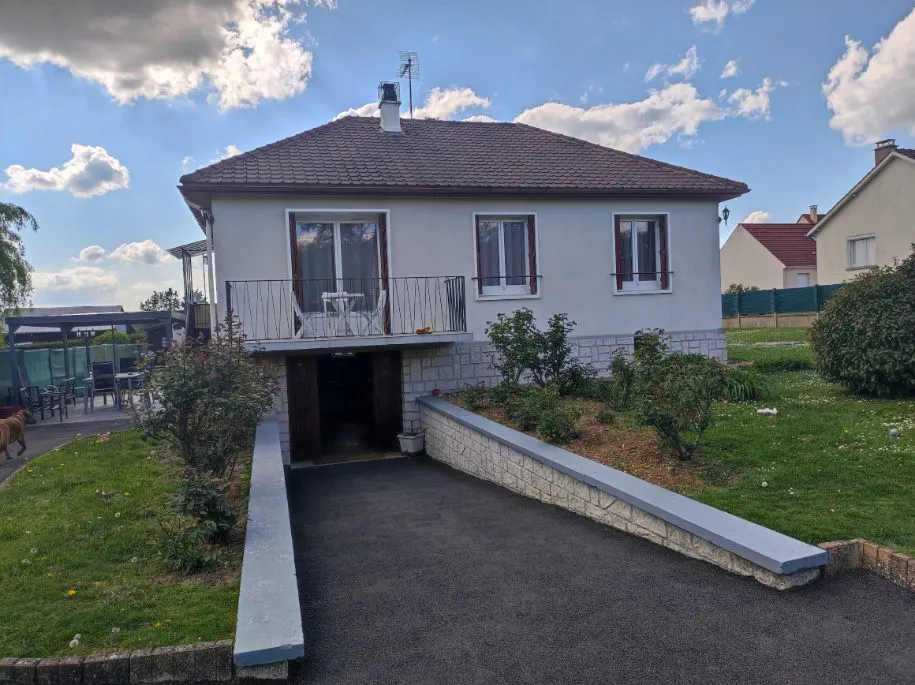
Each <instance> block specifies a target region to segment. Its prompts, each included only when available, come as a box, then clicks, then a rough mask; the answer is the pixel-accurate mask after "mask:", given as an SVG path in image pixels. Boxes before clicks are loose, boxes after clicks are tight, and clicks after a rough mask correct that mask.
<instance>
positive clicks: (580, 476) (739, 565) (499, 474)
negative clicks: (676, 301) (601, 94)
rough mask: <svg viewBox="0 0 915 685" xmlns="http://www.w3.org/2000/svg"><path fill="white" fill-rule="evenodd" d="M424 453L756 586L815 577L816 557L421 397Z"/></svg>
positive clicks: (823, 558) (813, 550) (810, 549)
mask: <svg viewBox="0 0 915 685" xmlns="http://www.w3.org/2000/svg"><path fill="white" fill-rule="evenodd" d="M418 403H419V405H420V408H421V413H422V421H423V426H424V427H425V429H426V452H427V454H428V455H429V456H430V457H432V458H433V459H437V460H439V461H442V462H445V463H447V464H449V465H450V466H452V467H454V468H456V469H459V470H461V471H465V472H467V473H470V474H472V475H474V476H477V477H478V478H482V479H485V480H489V481H491V482H493V483H497V484H499V485H501V486H502V487H505V488H508V489H509V490H512V491H514V492H517V493H520V494H523V495H526V496H528V497H532V498H534V499H539V500H541V501H543V502H546V503H549V504H554V505H556V506H560V507H562V508H564V509H569V510H571V511H574V512H576V513H578V514H581V515H583V516H587V517H588V518H591V519H594V520H596V521H599V522H600V523H604V524H607V525H610V526H613V527H614V528H619V529H621V530H624V531H626V532H628V533H632V534H633V535H638V536H639V537H643V538H646V539H648V540H651V541H652V542H655V543H657V544H660V545H664V546H665V547H668V548H670V549H673V550H676V551H678V552H680V553H682V554H685V555H687V556H690V557H694V558H698V559H702V560H704V561H708V562H710V563H712V564H715V565H716V566H720V567H721V568H724V569H726V570H728V571H731V572H733V573H736V574H739V575H743V576H752V577H753V578H755V579H756V580H758V581H759V582H760V583H763V584H764V585H769V586H771V587H775V588H778V589H787V588H790V587H794V586H797V585H802V584H804V583H807V582H809V581H811V580H813V579H814V578H816V577H818V576H819V575H820V569H821V567H823V566H825V565H826V562H827V554H826V552H825V551H823V550H821V549H819V548H817V547H814V546H812V545H808V544H806V543H803V542H801V541H799V540H795V539H793V538H790V537H788V536H786V535H782V534H781V533H778V532H776V531H773V530H769V529H768V528H764V527H762V526H759V525H757V524H755V523H751V522H750V521H746V520H744V519H741V518H739V517H737V516H733V515H732V514H728V513H726V512H723V511H720V510H718V509H715V508H713V507H710V506H708V505H706V504H702V503H701V502H697V501H695V500H692V499H690V498H688V497H684V496H682V495H679V494H677V493H675V492H672V491H670V490H666V489H664V488H661V487H659V486H657V485H654V484H652V483H648V482H646V481H643V480H641V479H639V478H636V477H634V476H631V475H629V474H627V473H623V472H622V471H617V470H616V469H612V468H610V467H608V466H604V465H603V464H599V463H597V462H595V461H593V460H591V459H587V458H585V457H582V456H579V455H577V454H573V453H571V452H569V451H567V450H564V449H561V448H559V447H556V446H554V445H548V444H547V443H544V442H541V441H540V440H537V439H536V438H534V437H531V436H529V435H526V434H525V433H520V432H518V431H516V430H513V429H511V428H508V427H506V426H503V425H501V424H498V423H496V422H494V421H490V420H489V419H486V418H483V417H481V416H478V415H477V414H473V413H472V412H469V411H467V410H465V409H461V408H459V407H456V406H455V405H453V404H451V403H450V402H448V401H446V400H443V399H439V398H434V397H421V398H419V400H418Z"/></svg>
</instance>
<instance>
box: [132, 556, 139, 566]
mask: <svg viewBox="0 0 915 685" xmlns="http://www.w3.org/2000/svg"><path fill="white" fill-rule="evenodd" d="M138 561H139V559H138V558H137V557H130V563H131V564H135V563H137V562H138Z"/></svg>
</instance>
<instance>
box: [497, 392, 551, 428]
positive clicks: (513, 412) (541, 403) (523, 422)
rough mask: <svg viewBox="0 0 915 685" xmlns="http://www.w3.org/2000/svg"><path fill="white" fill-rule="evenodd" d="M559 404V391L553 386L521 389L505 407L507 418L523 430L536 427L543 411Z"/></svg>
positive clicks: (547, 410)
mask: <svg viewBox="0 0 915 685" xmlns="http://www.w3.org/2000/svg"><path fill="white" fill-rule="evenodd" d="M558 406H559V392H558V391H557V390H555V389H554V388H547V389H544V390H535V389H533V388H529V389H521V391H520V392H519V393H518V394H517V395H516V396H515V399H514V401H513V402H511V403H510V404H509V405H508V406H507V407H506V410H505V412H506V414H507V415H508V418H510V419H511V420H512V421H514V422H515V423H516V424H518V427H519V428H520V429H521V430H524V431H532V430H534V429H535V428H537V426H538V424H539V423H540V419H541V417H542V416H543V414H544V413H546V412H549V411H552V410H553V409H555V408H556V407H558Z"/></svg>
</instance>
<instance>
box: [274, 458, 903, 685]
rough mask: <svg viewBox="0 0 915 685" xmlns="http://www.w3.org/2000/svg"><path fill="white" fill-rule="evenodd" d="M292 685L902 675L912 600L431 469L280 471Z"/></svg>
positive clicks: (858, 578)
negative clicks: (689, 543) (752, 571)
mask: <svg viewBox="0 0 915 685" xmlns="http://www.w3.org/2000/svg"><path fill="white" fill-rule="evenodd" d="M291 478H292V480H291V498H292V499H291V506H292V508H293V534H294V536H295V543H296V557H297V561H296V564H297V569H298V573H299V583H300V595H301V601H302V613H303V620H304V627H305V643H306V655H307V656H306V659H305V661H304V662H303V663H302V664H299V665H298V668H297V669H296V672H295V674H294V677H293V679H292V682H301V683H356V682H358V683H374V682H378V683H388V682H397V683H558V682H561V683H576V682H583V683H595V682H613V683H655V682H664V683H730V682H741V683H809V682H894V683H902V682H915V675H913V674H915V650H912V648H911V645H912V644H915V596H913V595H912V594H911V593H908V592H906V591H905V590H902V589H901V588H898V587H896V586H894V585H892V584H890V583H889V582H886V581H884V580H882V579H880V578H878V577H877V576H875V575H872V574H869V573H867V572H863V571H862V572H857V573H854V574H849V575H846V576H843V577H840V578H836V579H832V580H829V581H824V582H818V583H815V584H813V585H811V586H808V587H806V588H802V589H799V590H795V591H791V592H788V593H779V592H777V591H775V590H770V589H767V588H765V587H762V586H761V585H758V584H757V583H755V582H754V581H751V580H746V579H742V578H738V577H735V576H732V575H730V574H728V573H725V572H724V571H721V570H719V569H717V568H715V567H713V566H710V565H708V564H705V563H702V562H699V561H694V560H691V559H686V558H684V557H681V556H679V555H677V554H675V553H673V552H671V551H669V550H666V549H664V548H661V547H658V546H656V545H653V544H651V543H649V542H646V541H644V540H641V539H638V538H635V537H631V536H629V535H626V534H624V533H621V532H618V531H616V530H613V529H610V528H606V527H604V526H600V525H598V524H596V523H594V522H592V521H589V520H587V519H584V518H581V517H578V516H576V515H574V514H572V513H570V512H567V511H563V510H560V509H556V508H553V507H550V506H546V505H543V504H540V503H539V502H534V501H532V500H528V499H526V498H524V497H521V496H517V495H514V494H512V493H509V492H508V491H506V490H502V489H501V488H498V487H496V486H494V485H491V484H489V483H485V482H483V481H479V480H477V479H474V478H471V477H470V476H466V475H464V474H461V473H458V472H456V471H453V470H451V469H449V468H447V467H445V466H442V465H440V464H436V463H434V462H429V461H420V460H415V459H409V460H407V459H400V460H389V461H380V462H366V463H360V464H345V465H339V466H326V467H318V468H312V469H302V470H297V471H294V472H293V473H292V477H291Z"/></svg>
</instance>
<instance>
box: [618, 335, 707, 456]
mask: <svg viewBox="0 0 915 685" xmlns="http://www.w3.org/2000/svg"><path fill="white" fill-rule="evenodd" d="M638 373H639V379H638V383H637V385H638V392H637V393H636V395H635V402H634V403H635V415H636V418H637V419H638V420H639V421H640V422H641V423H643V424H645V425H647V426H651V427H652V428H654V430H655V433H656V434H657V436H658V438H659V439H660V441H661V444H662V445H664V446H665V447H666V448H667V449H668V450H670V451H671V452H672V453H673V454H675V455H676V456H677V457H679V458H680V459H684V460H685V459H691V458H692V457H693V456H695V454H696V453H697V452H698V450H699V444H700V442H701V440H702V434H703V433H704V432H705V429H706V428H708V427H709V425H710V424H711V422H712V419H713V414H712V404H713V403H714V402H715V400H717V399H718V398H719V397H721V395H722V392H723V387H724V382H725V381H724V377H725V373H724V366H723V365H722V364H720V363H719V362H717V361H715V360H714V359H710V358H708V357H704V356H702V355H695V354H681V353H674V354H670V355H667V356H664V357H661V358H660V359H654V358H652V361H650V362H649V363H648V364H646V365H641V364H640V365H639V371H638Z"/></svg>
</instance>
